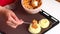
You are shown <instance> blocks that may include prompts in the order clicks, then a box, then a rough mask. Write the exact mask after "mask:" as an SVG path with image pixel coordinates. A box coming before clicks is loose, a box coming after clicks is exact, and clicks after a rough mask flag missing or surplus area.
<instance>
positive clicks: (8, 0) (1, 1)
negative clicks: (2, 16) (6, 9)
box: [0, 0, 15, 6]
mask: <svg viewBox="0 0 60 34" xmlns="http://www.w3.org/2000/svg"><path fill="white" fill-rule="evenodd" d="M14 1H15V0H0V6H5V5H8V4H10V3H12V2H14Z"/></svg>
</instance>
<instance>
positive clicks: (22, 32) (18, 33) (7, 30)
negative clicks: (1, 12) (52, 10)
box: [0, 9, 59, 34]
mask: <svg viewBox="0 0 60 34" xmlns="http://www.w3.org/2000/svg"><path fill="white" fill-rule="evenodd" d="M15 13H16V15H17V16H18V17H19V18H22V19H23V20H24V21H26V22H32V20H33V19H36V20H41V19H44V18H46V19H48V20H49V21H50V26H49V27H48V28H45V29H43V28H42V31H41V32H40V33H39V34H44V33H45V32H47V31H49V30H50V29H51V28H53V27H54V26H56V25H57V24H59V20H58V19H56V18H54V17H53V16H51V15H50V14H48V13H47V12H45V11H44V10H41V11H40V12H39V13H38V14H34V15H31V14H28V13H26V12H25V10H23V9H22V10H20V9H19V10H18V12H17V11H16V12H15ZM28 27H29V24H22V25H20V26H18V27H17V28H16V29H12V28H11V27H9V26H7V25H5V26H1V28H0V30H1V31H3V32H0V33H1V34H31V33H30V32H29V31H28Z"/></svg>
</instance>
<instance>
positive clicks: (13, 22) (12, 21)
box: [0, 7, 24, 28]
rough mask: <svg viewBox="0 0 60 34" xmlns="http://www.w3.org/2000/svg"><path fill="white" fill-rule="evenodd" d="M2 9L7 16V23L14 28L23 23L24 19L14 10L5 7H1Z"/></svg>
mask: <svg viewBox="0 0 60 34" xmlns="http://www.w3.org/2000/svg"><path fill="white" fill-rule="evenodd" d="M0 10H1V13H3V14H4V15H5V16H6V18H7V21H6V23H7V24H8V25H9V26H11V27H12V28H16V27H17V26H18V25H21V24H23V22H24V21H23V20H22V19H18V18H17V16H16V15H15V13H14V12H13V11H11V10H9V9H6V8H4V7H0Z"/></svg>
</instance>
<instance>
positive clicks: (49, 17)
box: [39, 9, 59, 34]
mask: <svg viewBox="0 0 60 34" xmlns="http://www.w3.org/2000/svg"><path fill="white" fill-rule="evenodd" d="M41 10H42V9H41ZM39 13H40V14H41V15H43V16H44V17H46V18H47V19H48V20H50V21H51V22H52V23H53V24H52V25H51V27H50V28H48V29H47V30H46V31H44V32H43V33H42V34H44V33H45V32H47V31H49V30H50V29H51V28H53V27H54V26H56V25H57V24H59V20H58V19H56V18H54V17H53V16H51V15H50V14H48V13H47V12H45V11H44V10H42V11H41V12H39Z"/></svg>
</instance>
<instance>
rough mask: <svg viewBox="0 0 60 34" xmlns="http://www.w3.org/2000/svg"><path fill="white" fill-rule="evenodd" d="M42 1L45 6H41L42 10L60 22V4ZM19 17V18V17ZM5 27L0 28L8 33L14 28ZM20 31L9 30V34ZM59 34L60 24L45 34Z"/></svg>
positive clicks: (49, 0) (47, 0)
mask: <svg viewBox="0 0 60 34" xmlns="http://www.w3.org/2000/svg"><path fill="white" fill-rule="evenodd" d="M42 1H43V4H42V6H41V9H43V10H44V11H46V12H47V13H49V14H50V15H52V16H54V17H55V18H57V19H58V20H60V15H59V14H60V3H59V2H57V1H55V0H42ZM18 10H19V9H18ZM23 11H24V10H23ZM16 13H17V11H16ZM18 13H19V12H18ZM17 16H18V17H19V15H17ZM25 17H26V16H25ZM1 25H2V24H1ZM5 26H6V29H2V28H5ZM5 26H4V25H2V28H0V29H2V30H4V31H6V30H7V31H8V30H9V29H12V28H9V26H7V25H5ZM8 28H9V29H8ZM18 29H19V28H18ZM18 29H17V30H15V29H12V30H9V32H11V33H12V32H13V33H14V32H17V31H18ZM9 32H6V33H9ZM19 32H20V31H19ZM17 33H18V32H17ZM59 33H60V23H59V24H58V25H56V26H55V27H54V28H52V29H51V30H49V31H48V32H46V33H45V34H59ZM14 34H16V33H14Z"/></svg>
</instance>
